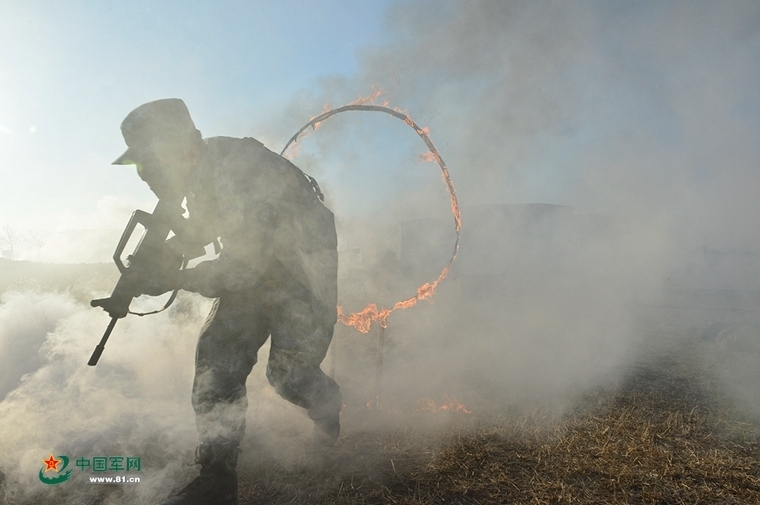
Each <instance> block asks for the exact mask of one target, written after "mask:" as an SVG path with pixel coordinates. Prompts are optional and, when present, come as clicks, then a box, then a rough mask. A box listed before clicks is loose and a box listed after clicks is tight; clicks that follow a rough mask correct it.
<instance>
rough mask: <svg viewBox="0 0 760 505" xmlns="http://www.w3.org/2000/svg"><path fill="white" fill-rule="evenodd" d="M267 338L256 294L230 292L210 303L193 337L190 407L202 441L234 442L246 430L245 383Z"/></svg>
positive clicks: (265, 324)
mask: <svg viewBox="0 0 760 505" xmlns="http://www.w3.org/2000/svg"><path fill="white" fill-rule="evenodd" d="M268 336H269V329H268V320H267V316H266V314H265V312H264V310H263V308H262V306H261V302H260V301H259V300H258V298H257V296H256V294H255V293H249V292H240V293H231V294H228V295H225V296H223V297H222V298H219V299H217V300H215V301H214V306H213V308H212V310H211V313H210V314H209V317H208V319H207V321H206V324H205V326H204V328H203V330H202V332H201V336H200V338H199V339H198V347H197V350H196V356H195V380H194V382H193V396H192V401H193V408H194V409H195V413H196V425H197V428H198V434H199V436H200V439H201V442H202V443H203V444H204V445H234V446H235V447H237V444H238V443H239V442H240V441H241V440H242V438H243V434H244V432H245V412H246V409H247V407H248V400H247V397H246V388H245V381H246V379H247V377H248V374H249V373H250V372H251V368H253V365H254V364H255V363H256V353H257V352H258V350H259V348H260V347H261V346H262V345H263V344H264V342H265V341H266V339H267V338H268Z"/></svg>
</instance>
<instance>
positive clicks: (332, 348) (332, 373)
mask: <svg viewBox="0 0 760 505" xmlns="http://www.w3.org/2000/svg"><path fill="white" fill-rule="evenodd" d="M336 347H337V345H336V342H335V334H333V338H332V342H330V348H329V352H330V372H329V373H328V375H329V376H330V378H331V379H333V380H335V361H336V359H337V358H336V354H337V351H336V350H335V348H336Z"/></svg>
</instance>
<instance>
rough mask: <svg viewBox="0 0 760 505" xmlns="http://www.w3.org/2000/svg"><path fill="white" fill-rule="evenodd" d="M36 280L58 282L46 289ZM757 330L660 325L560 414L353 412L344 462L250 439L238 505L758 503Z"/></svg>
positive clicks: (354, 407) (15, 277) (480, 407)
mask: <svg viewBox="0 0 760 505" xmlns="http://www.w3.org/2000/svg"><path fill="white" fill-rule="evenodd" d="M0 266H3V265H0ZM12 266H13V267H14V268H12V269H11V268H10V267H9V268H7V269H5V270H4V272H5V273H3V272H0V274H2V275H0V281H3V283H5V284H4V285H3V286H0V288H2V289H0V290H5V289H20V288H28V287H29V283H30V279H31V280H32V281H33V282H32V284H33V286H32V287H35V286H36V287H38V288H42V289H55V288H56V287H57V286H56V285H57V284H60V285H61V286H63V285H65V286H70V285H72V284H74V286H75V288H69V289H70V292H72V294H74V295H75V296H76V295H77V294H79V291H80V290H81V298H82V300H85V299H86V298H87V297H86V296H85V294H86V293H87V292H89V290H91V289H92V288H93V283H96V284H98V285H100V284H101V283H102V284H104V285H108V283H109V282H112V279H111V278H110V277H115V275H114V273H113V272H110V270H109V271H108V273H107V274H104V273H102V272H100V270H101V269H105V267H106V266H95V267H91V268H89V269H88V268H86V267H84V266H82V267H78V266H69V267H57V266H49V267H47V268H49V269H51V271H50V272H47V273H46V274H45V275H40V276H38V275H37V274H36V273H34V272H33V271H32V270H31V269H30V270H29V273H28V274H27V273H25V272H26V270H25V268H26V267H25V265H24V264H22V263H18V264H14V265H12ZM111 267H112V266H111ZM30 268H31V267H30ZM80 268H81V269H82V271H81V272H80V271H79V269H80ZM93 268H94V269H95V270H98V271H97V272H95V271H94V270H92V269H93ZM53 274H55V276H53ZM106 275H108V276H110V277H109V278H105V276H106ZM38 277H39V278H40V279H43V278H44V279H51V278H54V279H55V280H54V281H49V280H46V281H45V283H44V285H40V284H43V283H42V282H39V283H38V281H37V280H35V279H37V278H38ZM70 277H71V278H76V279H77V282H76V283H72V282H71V279H70ZM102 278H105V280H103V279H102ZM51 283H52V284H51ZM80 285H81V288H77V287H76V286H80ZM757 320H760V318H754V319H753V318H747V319H746V321H748V322H745V323H742V324H737V325H734V326H733V327H721V328H713V329H711V331H709V332H705V331H704V328H702V329H700V328H691V329H686V328H684V325H682V324H680V323H678V324H671V325H668V324H654V325H652V326H651V327H650V328H649V330H647V333H648V334H647V336H646V338H645V339H644V340H643V342H644V344H645V346H644V347H645V348H647V349H648V350H647V352H645V353H642V354H641V355H640V356H639V357H638V358H637V359H636V360H634V361H633V362H632V363H630V364H629V365H627V366H626V367H624V369H623V370H621V371H620V373H619V374H617V375H616V376H617V379H616V380H615V381H614V382H613V381H609V382H605V383H600V384H597V385H596V386H594V387H592V388H589V389H586V390H585V391H584V392H583V393H582V394H580V395H579V396H577V397H576V398H573V399H572V401H569V402H565V403H563V404H562V406H560V407H557V404H556V402H555V403H552V402H549V403H546V404H542V403H541V402H537V403H536V404H533V405H514V406H506V407H504V406H499V407H495V406H494V405H491V406H489V405H488V404H487V403H482V402H481V403H480V404H478V403H477V401H476V400H475V399H472V400H471V401H472V403H470V399H466V400H465V403H466V404H467V405H466V406H467V407H468V408H469V410H470V411H471V412H470V413H464V412H445V411H443V412H430V411H425V410H420V409H416V408H415V406H414V405H410V406H409V408H407V409H402V410H385V409H382V408H380V409H378V408H376V407H374V408H368V406H367V405H364V404H361V403H360V402H358V401H355V400H354V401H350V402H348V403H349V404H347V405H346V407H345V409H344V414H343V425H344V427H345V431H344V434H343V435H342V436H341V438H340V440H339V441H338V443H337V445H336V446H335V447H334V448H333V449H331V450H328V451H325V452H319V451H311V450H308V449H307V448H306V447H305V446H301V445H297V444H296V445H297V447H298V449H296V450H295V452H291V453H290V454H288V455H286V456H284V457H283V455H282V454H275V453H273V452H272V451H271V450H269V449H264V450H257V447H262V446H266V444H257V443H256V437H257V436H259V437H262V436H266V433H259V434H258V435H257V434H251V435H249V436H248V438H247V439H246V448H245V449H246V450H245V452H244V453H243V455H242V457H241V461H240V465H239V476H240V489H239V503H240V505H252V504H315V503H324V504H336V505H338V504H356V503H361V504H437V503H461V504H497V503H498V504H502V503H518V504H547V503H550V504H564V503H567V504H570V503H579V504H582V503H589V504H591V503H593V504H597V503H606V504H638V503H641V504H680V503H683V504H687V503H688V504H700V503H702V504H755V503H760V452H759V450H760V422H758V420H757V419H756V417H755V416H754V414H753V411H752V409H751V408H748V407H747V402H742V401H740V400H741V397H740V396H737V395H736V394H735V393H734V392H732V391H731V390H730V389H729V388H728V386H727V382H726V380H725V379H726V376H727V375H726V373H723V372H725V371H727V370H728V371H730V370H731V368H732V367H735V368H736V367H738V366H739V365H741V368H742V370H743V371H742V372H741V373H739V371H734V376H735V377H741V378H742V380H743V382H744V384H745V385H749V386H750V389H751V388H752V387H753V384H755V382H756V376H757V375H758V374H757V373H755V372H754V371H753V372H752V373H749V374H748V373H746V371H747V370H750V368H748V366H750V365H751V364H752V363H756V362H760V359H755V357H760V350H759V348H760V330H758V329H759V328H760V323H758V322H757ZM751 370H755V371H756V367H755V368H752V369H751ZM370 373H372V372H370ZM753 374H754V375H753ZM728 375H729V376H730V375H731V374H730V373H729V374H728ZM753 381H755V382H753ZM755 389H757V388H755ZM745 396H746V395H745ZM750 396H751V395H750ZM251 431H255V430H251ZM270 447H271V446H270ZM182 484H183V483H178V486H181V485H182ZM123 491H124V487H123V486H122V487H119V486H113V487H109V486H98V487H97V489H94V488H93V489H92V491H90V492H92V493H94V494H91V495H88V496H77V497H76V501H74V502H71V503H77V504H87V505H95V504H102V505H107V504H112V503H122V502H123V500H121V499H120V498H125V497H124V496H121V495H120V493H122V492H123ZM0 495H1V493H0ZM59 498H63V496H62V495H61V496H59ZM57 501H58V502H60V503H63V502H65V500H64V501H60V500H57ZM0 502H2V500H1V499H0ZM7 503H11V502H7ZM16 503H18V502H16ZM66 503H68V502H66ZM19 505H31V504H26V503H19Z"/></svg>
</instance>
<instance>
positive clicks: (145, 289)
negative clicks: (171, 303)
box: [122, 270, 179, 296]
mask: <svg viewBox="0 0 760 505" xmlns="http://www.w3.org/2000/svg"><path fill="white" fill-rule="evenodd" d="M124 275H125V278H124V279H123V281H122V282H125V283H126V285H127V290H128V291H130V292H131V293H132V294H133V296H140V295H150V296H159V295H162V294H164V293H166V292H167V291H173V290H174V289H176V288H177V287H178V284H179V270H168V271H164V272H160V273H151V274H146V273H143V272H127V273H125V274H124Z"/></svg>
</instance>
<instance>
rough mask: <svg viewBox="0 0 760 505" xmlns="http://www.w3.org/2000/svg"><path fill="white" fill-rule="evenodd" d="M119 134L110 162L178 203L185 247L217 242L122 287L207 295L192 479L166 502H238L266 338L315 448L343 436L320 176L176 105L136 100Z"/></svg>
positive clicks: (282, 389)
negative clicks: (206, 126)
mask: <svg viewBox="0 0 760 505" xmlns="http://www.w3.org/2000/svg"><path fill="white" fill-rule="evenodd" d="M121 131H122V134H123V136H124V139H125V141H126V143H127V145H128V146H129V148H128V149H127V151H126V152H125V153H124V154H123V155H122V156H120V157H119V158H118V159H117V160H116V161H114V164H115V165H128V164H134V165H136V166H137V173H138V175H139V176H140V178H141V179H142V180H143V181H145V182H146V183H147V184H148V185H149V186H150V189H151V190H152V191H153V192H154V193H155V194H156V196H158V198H159V199H162V200H167V201H171V200H174V201H176V202H181V201H182V199H183V198H186V206H187V210H188V213H189V217H188V220H187V224H188V231H187V232H185V233H186V234H187V235H188V236H186V237H181V238H182V239H183V240H186V241H188V242H195V243H198V244H209V243H211V242H213V241H214V239H216V238H219V240H220V241H221V244H222V251H221V254H220V255H219V257H218V258H217V259H215V260H213V261H207V262H203V263H200V264H199V265H198V266H196V267H195V268H192V269H188V270H183V271H171V272H165V273H163V274H161V275H158V276H153V277H151V278H146V277H144V276H142V275H140V274H139V273H134V274H131V277H130V280H129V282H131V283H132V284H133V285H134V286H136V290H137V292H141V293H143V294H149V295H158V294H161V293H164V292H166V291H169V290H172V289H174V288H180V289H184V290H186V291H192V292H195V293H199V294H201V295H203V296H205V297H209V298H214V304H213V308H212V309H211V313H210V314H209V316H208V320H207V321H206V324H205V325H204V327H203V330H202V331H201V335H200V338H199V340H198V347H197V352H196V361H195V379H194V382H193V393H192V403H193V408H194V409H195V413H196V425H197V428H198V433H199V438H200V442H201V444H200V446H198V448H197V450H196V464H200V465H201V471H200V476H199V477H197V478H196V479H195V480H193V481H192V482H191V483H190V484H189V485H188V486H187V487H185V488H184V489H182V490H181V491H180V492H179V493H178V494H177V495H175V496H173V497H171V498H169V500H168V501H166V502H165V505H169V504H171V505H180V504H185V505H189V504H201V503H203V504H207V503H214V504H234V503H236V502H237V474H236V472H235V466H236V464H237V457H238V452H239V449H238V445H239V444H240V441H241V440H242V438H243V433H244V430H245V412H246V408H247V405H248V402H247V399H246V389H245V381H246V378H247V377H248V374H249V373H250V372H251V368H252V367H253V365H254V364H255V363H256V354H257V352H258V350H259V348H260V347H261V346H262V345H263V344H264V342H265V341H266V340H267V338H269V337H270V336H271V338H272V341H271V350H270V353H269V361H268V363H267V370H266V375H267V378H268V379H269V383H270V384H271V385H272V386H273V387H274V388H275V390H276V391H277V393H279V395H280V396H282V397H283V398H285V399H286V400H288V401H290V402H292V403H294V404H296V405H298V406H300V407H303V408H305V409H307V411H308V415H309V417H310V418H311V419H313V420H314V425H315V430H314V432H315V433H314V435H315V443H316V444H320V445H327V446H329V445H332V444H333V443H334V442H335V440H336V439H337V437H338V434H339V432H340V409H341V406H342V399H341V394H340V391H339V387H338V385H337V384H336V383H335V381H333V380H332V379H331V378H330V377H328V376H326V375H325V374H324V373H323V372H322V370H321V369H320V363H321V362H322V360H323V359H324V357H325V353H326V352H327V348H328V346H329V344H330V341H331V339H332V335H333V327H334V325H335V322H336V305H337V266H338V261H337V236H336V232H335V222H334V217H333V214H332V212H330V210H328V209H327V208H326V207H325V206H324V205H323V204H322V202H321V197H322V194H321V193H320V192H319V187H318V185H317V184H316V181H314V180H313V179H312V178H311V177H308V176H306V175H305V174H304V173H303V172H301V170H299V169H298V168H297V167H296V166H295V165H293V164H292V163H290V162H289V161H288V160H286V159H284V158H282V157H281V156H279V155H277V154H275V153H273V152H272V151H270V150H268V149H267V148H265V147H264V146H263V145H262V144H261V143H260V142H258V141H257V140H255V139H253V138H243V139H237V138H229V137H214V138H209V139H205V140H204V139H202V138H201V133H200V132H199V131H198V130H196V128H195V125H194V124H193V121H192V119H191V118H190V114H189V112H188V110H187V107H186V106H185V103H184V102H183V101H182V100H179V99H165V100H158V101H155V102H150V103H146V104H144V105H141V106H140V107H138V108H137V109H135V110H134V111H132V112H131V113H130V114H129V115H128V116H127V117H126V119H125V120H124V122H123V123H122V125H121Z"/></svg>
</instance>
